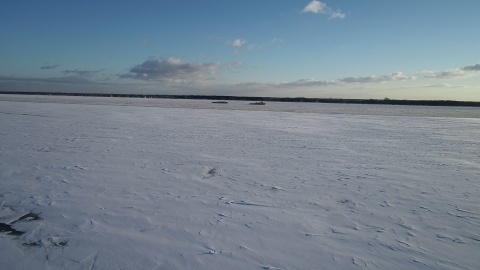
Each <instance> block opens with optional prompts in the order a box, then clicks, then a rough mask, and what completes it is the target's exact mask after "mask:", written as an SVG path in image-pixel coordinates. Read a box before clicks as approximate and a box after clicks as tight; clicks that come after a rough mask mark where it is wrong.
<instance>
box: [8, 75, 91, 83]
mask: <svg viewBox="0 0 480 270" xmlns="http://www.w3.org/2000/svg"><path fill="white" fill-rule="evenodd" d="M0 81H15V82H45V83H67V84H90V83H92V82H91V81H89V80H87V79H85V78H83V77H78V76H66V77H52V78H27V77H13V76H10V77H7V76H0Z"/></svg>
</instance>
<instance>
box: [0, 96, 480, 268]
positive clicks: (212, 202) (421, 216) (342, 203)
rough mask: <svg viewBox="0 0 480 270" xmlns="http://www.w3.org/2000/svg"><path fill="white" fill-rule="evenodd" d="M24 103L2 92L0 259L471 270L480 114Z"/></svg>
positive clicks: (69, 264) (22, 263) (477, 241)
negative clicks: (394, 113)
mask: <svg viewBox="0 0 480 270" xmlns="http://www.w3.org/2000/svg"><path fill="white" fill-rule="evenodd" d="M30 99H31V100H30V101H31V102H15V101H0V111H1V112H2V114H1V116H0V127H1V128H0V141H1V143H0V203H1V209H0V224H1V225H0V231H1V232H0V254H1V256H0V265H1V266H2V269H478V265H479V259H478V254H479V251H480V231H479V228H480V206H479V205H480V203H479V202H480V192H479V191H480V183H479V182H480V181H479V179H480V165H479V164H480V155H479V152H478V150H479V149H480V134H479V130H480V121H479V119H478V118H471V119H467V118H456V117H455V118H451V117H443V118H442V117H436V118H430V117H413V116H381V115H380V116H378V115H355V114H353V113H350V114H329V113H299V112H296V113H290V112H281V106H284V105H283V104H274V103H267V105H265V107H275V106H277V108H276V109H275V110H276V111H275V112H272V111H242V110H225V107H222V110H212V109H190V108H162V107H153V106H152V104H153V103H151V102H152V101H148V102H150V103H149V104H150V105H149V106H151V107H141V106H140V105H141V102H142V101H141V100H135V101H134V102H135V104H136V106H131V105H129V104H126V105H128V106H110V105H89V104H61V103H60V104H58V103H57V104H55V103H47V102H48V97H42V98H41V100H42V102H43V103H36V102H34V101H35V97H30ZM68 100H69V102H70V103H71V100H75V99H72V98H68ZM77 100H78V102H79V103H85V100H84V99H82V98H77ZM87 100H89V101H98V103H104V102H105V101H104V100H105V99H101V98H98V99H93V98H90V99H87ZM106 100H108V99H106ZM55 101H56V102H58V101H59V98H58V97H55ZM109 102H110V101H109ZM132 102H133V101H132ZM162 102H165V101H162ZM170 102H173V103H175V102H176V101H170ZM196 102H198V103H199V102H207V103H208V104H210V102H208V101H196ZM198 103H192V104H198ZM231 103H232V104H235V102H231ZM229 104H230V102H229ZM123 105H125V104H123ZM209 106H212V105H209ZM285 106H287V105H285ZM288 106H294V104H289V105H288ZM299 106H306V105H304V104H300V105H299ZM310 106H323V105H322V104H312V105H310ZM329 106H330V105H329ZM341 106H344V105H341ZM305 108H306V107H305ZM368 108H371V110H374V109H375V108H378V107H369V106H365V107H364V109H368ZM385 108H387V109H388V108H389V107H385ZM402 108H404V110H407V109H408V108H409V107H402ZM416 109H419V107H416ZM362 110H363V109H362ZM431 110H432V109H430V108H429V109H428V111H429V114H430V113H432V111H431ZM436 110H440V111H441V110H450V108H437V109H436ZM305 111H311V110H305ZM371 114H373V113H371ZM380 114H382V113H380ZM440 114H448V112H447V113H445V112H440Z"/></svg>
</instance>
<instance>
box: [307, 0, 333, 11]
mask: <svg viewBox="0 0 480 270" xmlns="http://www.w3.org/2000/svg"><path fill="white" fill-rule="evenodd" d="M326 9H327V4H325V3H322V2H319V1H316V0H313V1H312V2H310V3H309V4H308V5H307V6H306V7H304V8H303V10H302V11H303V12H313V13H324V12H325V10H326Z"/></svg>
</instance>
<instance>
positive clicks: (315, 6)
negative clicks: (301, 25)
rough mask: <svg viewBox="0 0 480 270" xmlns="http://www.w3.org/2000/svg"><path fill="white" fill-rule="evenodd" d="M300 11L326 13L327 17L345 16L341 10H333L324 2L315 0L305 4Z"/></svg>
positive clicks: (342, 17)
mask: <svg viewBox="0 0 480 270" xmlns="http://www.w3.org/2000/svg"><path fill="white" fill-rule="evenodd" d="M302 12H303V13H315V14H324V15H328V16H329V19H344V18H345V16H346V15H345V13H343V12H342V11H341V10H339V9H337V10H333V9H332V8H331V7H329V6H327V4H326V3H323V2H320V1H317V0H313V1H312V2H310V3H309V4H308V5H306V6H305V7H304V8H303V10H302Z"/></svg>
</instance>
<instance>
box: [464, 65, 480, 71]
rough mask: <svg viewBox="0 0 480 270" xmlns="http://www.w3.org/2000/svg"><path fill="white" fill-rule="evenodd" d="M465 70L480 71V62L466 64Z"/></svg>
mask: <svg viewBox="0 0 480 270" xmlns="http://www.w3.org/2000/svg"><path fill="white" fill-rule="evenodd" d="M463 70H471V71H480V64H476V65H474V66H466V67H464V68H463Z"/></svg>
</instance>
